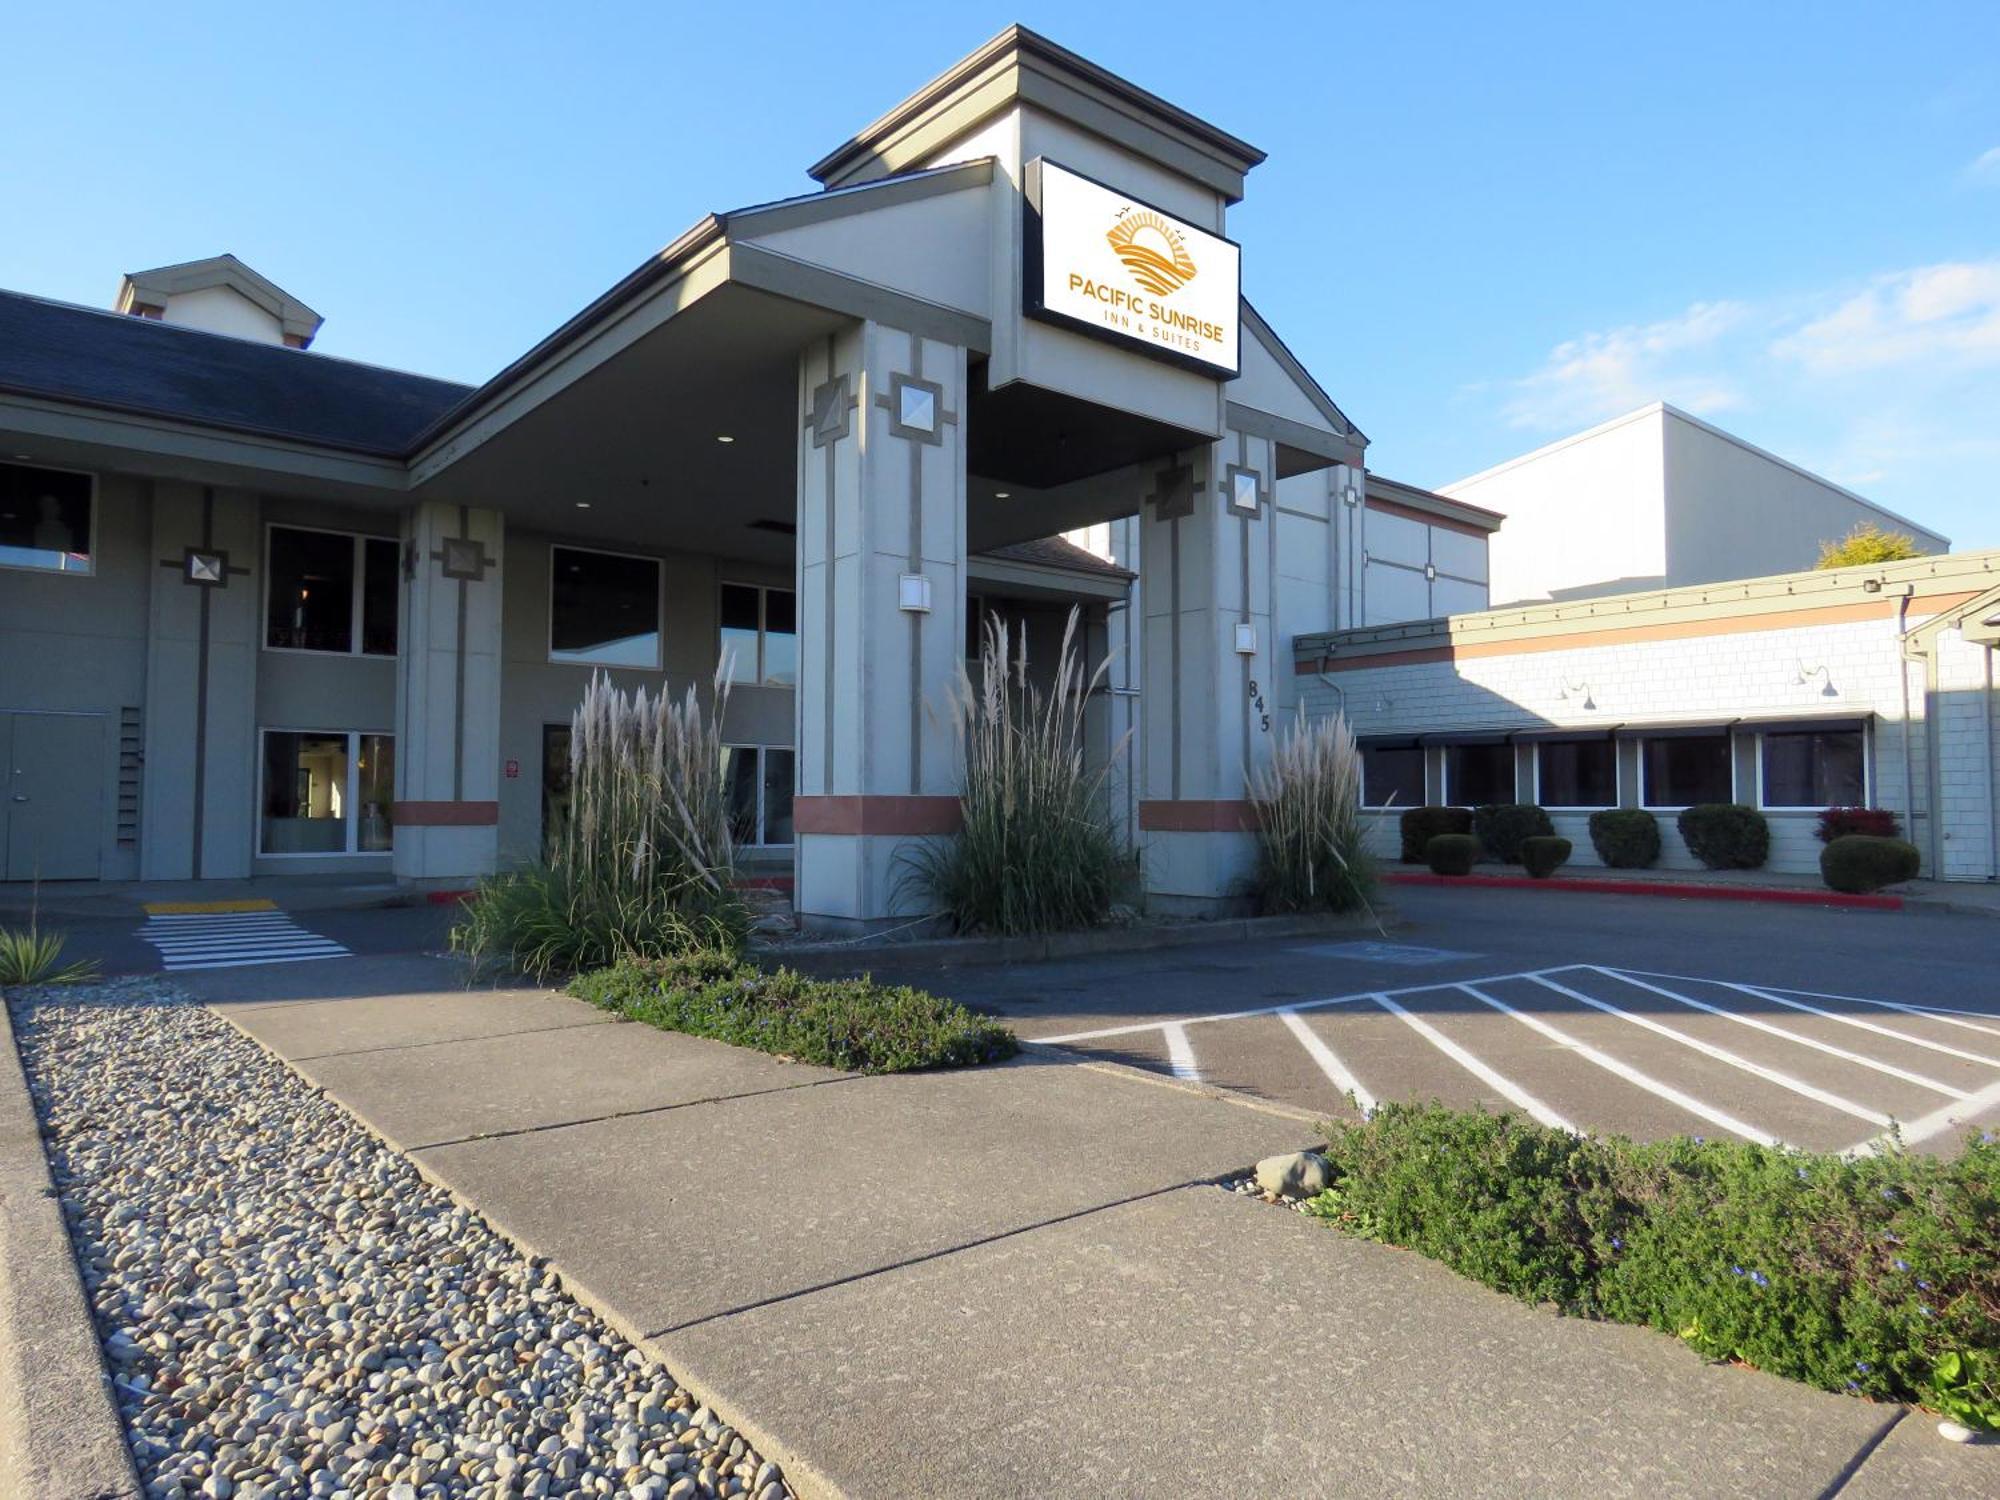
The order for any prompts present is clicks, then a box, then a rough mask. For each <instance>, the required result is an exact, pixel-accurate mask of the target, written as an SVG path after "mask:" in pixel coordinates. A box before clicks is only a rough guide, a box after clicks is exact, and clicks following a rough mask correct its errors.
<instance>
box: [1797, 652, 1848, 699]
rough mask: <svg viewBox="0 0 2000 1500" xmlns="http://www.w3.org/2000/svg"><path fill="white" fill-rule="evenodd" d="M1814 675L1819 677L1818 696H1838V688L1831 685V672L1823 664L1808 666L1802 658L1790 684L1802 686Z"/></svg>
mask: <svg viewBox="0 0 2000 1500" xmlns="http://www.w3.org/2000/svg"><path fill="white" fill-rule="evenodd" d="M1815 677H1817V678H1819V679H1820V690H1819V695H1820V697H1822V698H1838V697H1839V696H1840V689H1839V688H1837V687H1835V686H1834V685H1833V673H1832V672H1831V671H1829V670H1828V669H1827V668H1826V667H1824V666H1818V667H1809V666H1807V665H1806V664H1805V662H1804V661H1803V660H1801V661H1800V662H1799V671H1798V675H1797V676H1796V677H1794V678H1793V679H1792V686H1793V687H1804V686H1805V685H1806V684H1807V683H1809V682H1811V681H1812V680H1813V679H1814V678H1815Z"/></svg>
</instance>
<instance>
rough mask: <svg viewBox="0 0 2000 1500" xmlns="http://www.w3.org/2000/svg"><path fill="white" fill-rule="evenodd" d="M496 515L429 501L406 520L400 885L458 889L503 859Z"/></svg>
mask: <svg viewBox="0 0 2000 1500" xmlns="http://www.w3.org/2000/svg"><path fill="white" fill-rule="evenodd" d="M505 530H506V528H505V524H504V521H503V519H502V517H501V515H500V513H499V512H498V511H494V510H481V509H477V508H475V507H472V506H467V505H451V504H446V503H442V502H439V501H426V502H424V503H423V504H420V505H418V506H417V507H416V508H415V509H414V510H412V511H411V512H410V513H409V515H408V516H407V517H406V518H405V522H404V529H403V577H404V588H403V619H402V635H401V649H400V650H399V651H398V653H397V656H396V814H395V816H396V841H395V853H394V858H393V861H392V863H393V867H394V869H395V872H396V878H397V879H398V880H402V881H408V882H411V883H412V884H419V885H424V884H453V883H461V882H463V881H466V880H469V879H472V878H474V877H477V876H480V875H487V874H491V873H492V872H493V870H494V869H495V867H496V865H497V863H498V859H499V841H498V834H499V823H500V800H499V799H500V571H501V570H500V556H501V545H502V542H503V541H504V539H505Z"/></svg>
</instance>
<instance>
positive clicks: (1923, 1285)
mask: <svg viewBox="0 0 2000 1500" xmlns="http://www.w3.org/2000/svg"><path fill="white" fill-rule="evenodd" d="M1930 1289H1931V1284H1930V1283H1929V1282H1928V1281H1919V1282H1918V1283H1917V1290H1918V1291H1920V1292H1928V1291H1929V1290H1930Z"/></svg>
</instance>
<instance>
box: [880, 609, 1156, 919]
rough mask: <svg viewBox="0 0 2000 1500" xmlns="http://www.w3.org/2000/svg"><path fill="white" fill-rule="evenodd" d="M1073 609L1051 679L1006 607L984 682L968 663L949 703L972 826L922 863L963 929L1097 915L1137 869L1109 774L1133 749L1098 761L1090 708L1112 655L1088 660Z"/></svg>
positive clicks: (991, 624)
mask: <svg viewBox="0 0 2000 1500" xmlns="http://www.w3.org/2000/svg"><path fill="white" fill-rule="evenodd" d="M1080 620H1081V614H1080V612H1079V611H1078V610H1075V609H1072V610H1071V611H1070V613H1069V623H1068V625H1067V626H1066V627H1065V628H1064V630H1063V638H1062V647H1061V650H1060V651H1059V652H1058V653H1057V656H1056V664H1055V673H1054V676H1053V678H1052V679H1051V681H1050V683H1049V685H1048V687H1047V689H1046V690H1044V689H1043V688H1042V687H1041V686H1040V685H1038V684H1037V683H1035V682H1034V681H1033V680H1032V679H1031V678H1030V677H1029V675H1028V640H1027V634H1026V632H1025V630H1024V631H1022V632H1021V634H1020V637H1019V639H1018V641H1016V640H1015V638H1014V636H1013V634H1012V633H1011V632H1010V630H1009V627H1008V625H1007V623H1006V621H1005V620H1003V619H1002V618H1001V617H1000V616H999V615H997V614H989V615H988V616H987V617H986V621H985V626H984V629H983V632H982V635H983V639H982V643H981V644H982V649H981V651H980V661H979V682H978V684H977V685H976V686H975V685H974V683H973V681H972V678H971V677H970V676H969V675H968V674H967V673H966V672H965V671H964V669H963V668H961V669H960V671H959V679H958V686H957V689H956V690H955V691H954V693H953V694H952V698H951V702H950V705H949V708H948V712H949V714H950V716H951V722H952V728H953V732H954V734H955V736H956V738H957V741H958V751H959V758H960V763H961V766H962V769H963V777H964V780H963V782H962V786H963V790H962V791H961V792H960V794H959V799H958V800H959V811H960V816H961V827H960V829H959V831H958V833H956V834H955V835H953V836H951V837H949V838H944V839H939V840H937V841H935V842H933V843H928V844H924V845H920V846H918V847H917V848H915V849H914V850H912V851H911V853H910V855H909V858H910V862H911V869H912V873H913V874H914V876H915V878H916V880H917V882H918V883H919V884H920V885H921V886H923V887H924V888H925V890H926V891H927V892H928V893H929V895H930V897H931V899H932V900H933V901H935V902H936V904H937V906H938V908H939V909H940V910H941V911H942V912H943V913H944V915H945V916H946V918H947V919H948V920H949V922H950V923H951V925H952V927H953V928H954V929H956V930H957V931H959V932H993V933H1008V934H1012V933H1036V932H1061V931H1066V930H1070V929H1075V928H1083V927H1094V926H1096V925H1098V924H1099V923H1101V922H1103V921H1104V920H1105V919H1106V918H1107V917H1108V916H1110V914H1111V906H1112V902H1113V901H1114V900H1115V899H1116V897H1117V895H1118V893H1119V891H1120V890H1121V889H1123V888H1124V887H1125V886H1127V885H1129V884H1130V883H1131V881H1132V878H1133V875H1134V863H1133V859H1132V856H1131V854H1130V852H1129V851H1128V850H1127V849H1126V848H1125V846H1124V844H1123V842H1122V841H1121V840H1120V838H1119V837H1118V833H1117V830H1116V829H1114V828H1113V827H1112V825H1111V819H1110V816H1109V814H1108V812H1107V811H1106V807H1105V799H1104V779H1105V775H1106V773H1107V772H1108V770H1109V769H1110V765H1111V763H1112V762H1113V761H1115V760H1116V759H1117V758H1118V756H1119V755H1120V754H1122V753H1123V751H1124V747H1125V740H1124V739H1121V740H1120V741H1119V742H1118V744H1117V745H1116V746H1114V747H1113V749H1112V752H1111V756H1110V758H1109V759H1108V760H1107V761H1106V763H1105V765H1104V766H1101V767H1097V768H1095V769H1093V768H1092V767H1091V765H1090V763H1089V758H1088V756H1087V755H1086V753H1085V749H1084V713H1085V709H1086V708H1087V707H1088V705H1089V702H1090V697H1091V694H1092V693H1094V692H1096V691H1097V690H1098V689H1099V687H1101V686H1102V684H1103V682H1104V680H1105V673H1106V671H1107V669H1108V667H1109V661H1108V659H1107V660H1106V661H1104V662H1100V663H1099V664H1098V666H1097V668H1096V669H1095V670H1094V671H1092V670H1088V669H1086V667H1085V665H1084V660H1083V650H1082V641H1081V640H1080V639H1079V632H1078V625H1079V622H1080Z"/></svg>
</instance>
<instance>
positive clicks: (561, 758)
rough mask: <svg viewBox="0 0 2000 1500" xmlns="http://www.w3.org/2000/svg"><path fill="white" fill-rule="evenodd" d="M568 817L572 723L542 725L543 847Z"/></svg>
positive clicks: (546, 845) (545, 847) (546, 846)
mask: <svg viewBox="0 0 2000 1500" xmlns="http://www.w3.org/2000/svg"><path fill="white" fill-rule="evenodd" d="M568 816H569V725H567V724H544V725H543V726H542V847H543V848H544V849H545V850H546V849H547V848H548V845H549V840H550V839H552V838H554V837H555V836H556V834H557V833H558V832H559V831H560V830H561V828H562V823H563V820H564V819H565V818H567V817H568Z"/></svg>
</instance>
